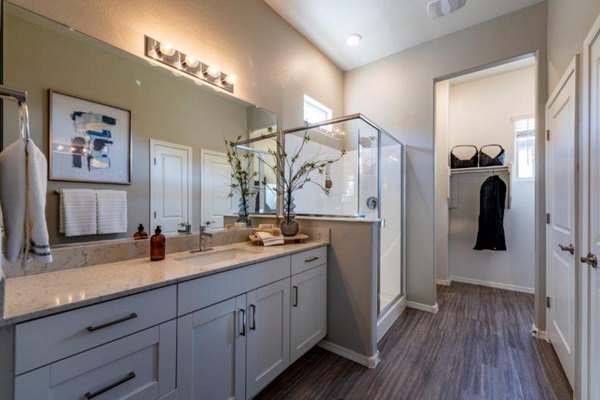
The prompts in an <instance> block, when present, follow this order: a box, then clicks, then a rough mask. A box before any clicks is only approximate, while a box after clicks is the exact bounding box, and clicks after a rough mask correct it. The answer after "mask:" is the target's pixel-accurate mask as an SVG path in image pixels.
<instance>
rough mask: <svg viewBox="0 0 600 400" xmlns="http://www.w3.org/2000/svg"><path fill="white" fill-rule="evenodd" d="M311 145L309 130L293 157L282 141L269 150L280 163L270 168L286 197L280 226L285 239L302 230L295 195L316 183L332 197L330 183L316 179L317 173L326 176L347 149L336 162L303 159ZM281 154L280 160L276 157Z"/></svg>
mask: <svg viewBox="0 0 600 400" xmlns="http://www.w3.org/2000/svg"><path fill="white" fill-rule="evenodd" d="M309 142H310V136H309V135H308V131H305V132H304V136H303V138H302V142H301V144H300V145H299V146H298V147H297V148H296V150H295V151H294V152H292V153H291V154H288V153H287V152H286V150H285V146H284V144H283V143H282V142H281V141H280V140H276V143H277V146H276V147H277V150H273V149H269V150H268V153H269V154H270V155H271V156H273V157H274V158H275V159H276V160H279V162H278V163H277V164H276V165H269V166H270V168H271V169H272V170H273V172H274V174H275V176H276V178H277V189H276V190H277V195H279V196H281V197H282V198H283V220H282V221H281V223H280V225H279V226H280V228H281V232H282V233H283V235H285V236H295V235H296V234H298V230H299V226H298V221H296V212H295V211H294V210H295V208H296V205H295V204H294V192H295V191H296V190H300V189H302V188H303V187H304V186H305V185H306V184H313V185H316V186H318V187H319V188H321V190H323V192H324V193H325V194H327V195H329V193H330V191H331V184H330V183H329V182H327V181H326V182H327V183H321V182H320V180H318V179H315V178H314V174H315V173H317V174H318V175H319V176H325V175H326V173H328V170H329V167H330V166H331V164H333V163H335V162H337V161H339V160H340V159H341V158H342V157H343V156H344V154H346V151H345V149H342V150H340V156H339V157H337V158H335V159H319V157H318V155H317V156H315V157H312V158H310V159H304V158H302V155H303V154H302V151H303V150H304V147H305V145H306V144H307V143H309ZM278 155H279V157H277V156H278ZM267 165H268V164H267Z"/></svg>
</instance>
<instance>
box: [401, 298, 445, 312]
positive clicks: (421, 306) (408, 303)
mask: <svg viewBox="0 0 600 400" xmlns="http://www.w3.org/2000/svg"><path fill="white" fill-rule="evenodd" d="M406 307H408V308H414V309H415V310H419V311H425V312H430V313H433V314H435V313H437V312H438V311H439V310H440V308H439V306H438V303H435V304H434V305H432V306H430V305H428V304H423V303H417V302H415V301H410V300H406Z"/></svg>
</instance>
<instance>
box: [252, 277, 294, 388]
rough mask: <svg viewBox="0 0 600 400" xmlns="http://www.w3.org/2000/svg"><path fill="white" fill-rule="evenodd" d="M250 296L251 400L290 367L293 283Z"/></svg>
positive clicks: (280, 282)
mask: <svg viewBox="0 0 600 400" xmlns="http://www.w3.org/2000/svg"><path fill="white" fill-rule="evenodd" d="M247 296H248V297H247V300H248V343H247V346H248V347H247V352H246V354H247V359H246V398H251V397H253V396H254V395H256V394H257V393H258V392H259V391H260V390H261V389H262V388H264V387H265V386H266V385H267V384H268V383H269V382H271V381H272V380H273V379H274V378H275V377H276V376H277V375H279V374H280V373H281V372H282V371H283V370H284V369H286V368H287V366H288V365H289V363H290V279H289V278H287V279H284V280H282V281H278V282H275V283H272V284H270V285H268V286H265V287H262V288H260V289H257V290H254V291H252V292H249V293H248V294H247Z"/></svg>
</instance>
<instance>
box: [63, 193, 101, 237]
mask: <svg viewBox="0 0 600 400" xmlns="http://www.w3.org/2000/svg"><path fill="white" fill-rule="evenodd" d="M96 203H97V201H96V191H95V190H90V189H61V191H60V215H59V217H60V218H59V232H60V233H64V234H65V236H81V235H95V234H96V233H98V224H97V217H96V216H97V214H96V213H97V206H96Z"/></svg>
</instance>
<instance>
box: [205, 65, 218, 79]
mask: <svg viewBox="0 0 600 400" xmlns="http://www.w3.org/2000/svg"><path fill="white" fill-rule="evenodd" d="M206 74H207V75H208V76H211V77H213V78H218V77H219V76H220V75H221V69H220V68H219V67H217V66H216V65H211V66H209V67H208V68H207V69H206Z"/></svg>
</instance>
